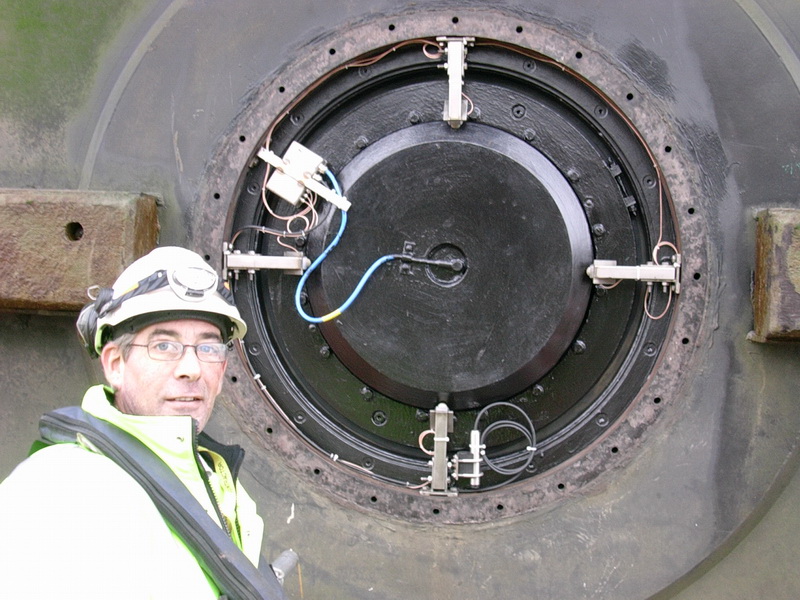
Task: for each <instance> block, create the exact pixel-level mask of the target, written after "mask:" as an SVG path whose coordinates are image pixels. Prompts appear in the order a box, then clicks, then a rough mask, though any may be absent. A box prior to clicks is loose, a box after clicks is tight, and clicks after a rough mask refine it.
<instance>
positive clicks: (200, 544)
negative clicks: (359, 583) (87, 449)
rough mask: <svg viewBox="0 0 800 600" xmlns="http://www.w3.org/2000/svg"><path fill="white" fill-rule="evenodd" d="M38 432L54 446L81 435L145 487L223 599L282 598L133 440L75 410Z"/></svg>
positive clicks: (47, 418) (58, 413)
mask: <svg viewBox="0 0 800 600" xmlns="http://www.w3.org/2000/svg"><path fill="white" fill-rule="evenodd" d="M39 430H40V432H41V434H42V437H43V438H44V439H45V440H48V441H50V442H54V443H60V442H75V441H76V439H77V435H78V434H81V435H82V436H84V437H85V438H86V439H87V440H89V441H90V442H91V443H92V444H93V445H94V446H95V447H96V448H97V449H98V450H99V451H100V452H102V453H103V454H104V455H105V456H107V457H108V458H110V459H111V460H113V461H114V462H115V463H117V465H119V466H120V467H121V468H123V469H124V470H125V471H126V472H127V473H128V474H130V475H131V476H132V477H133V478H134V479H135V480H136V481H137V482H138V483H139V485H141V486H142V487H143V488H144V489H145V491H146V492H147V493H148V495H149V496H150V498H151V499H152V500H153V502H154V503H155V505H156V506H157V507H158V509H159V511H160V512H161V514H162V516H163V517H164V518H165V519H166V520H167V522H169V523H170V524H171V525H172V527H173V528H174V529H175V531H176V532H177V533H178V535H180V537H181V539H182V540H183V541H184V543H186V545H187V546H188V547H189V548H190V549H191V551H192V553H193V554H194V555H195V557H196V558H197V560H198V562H199V563H200V566H201V567H202V568H203V570H205V571H206V573H208V574H209V576H210V577H211V578H212V579H213V580H214V581H215V582H216V584H217V586H218V587H219V588H220V591H221V593H222V594H224V596H225V597H227V598H230V599H231V600H285V599H286V595H285V594H284V592H283V588H282V587H281V586H280V584H279V583H278V580H277V578H276V577H275V574H274V573H272V572H271V569H263V570H259V569H257V568H256V567H255V566H253V563H251V562H250V561H249V560H248V559H247V557H246V556H245V555H244V554H243V553H242V551H241V550H239V548H237V547H236V545H235V544H234V543H233V541H232V540H231V539H230V538H229V537H228V535H227V534H226V533H225V532H224V531H223V530H222V529H221V528H220V527H219V526H218V525H217V524H216V523H215V522H214V521H213V520H212V519H211V517H209V516H208V514H206V511H205V510H204V509H203V507H202V506H201V505H200V503H199V502H198V501H197V499H196V498H195V497H194V496H193V495H192V494H191V492H190V491H189V490H188V489H187V488H186V486H184V485H183V483H181V481H180V479H178V477H177V475H175V473H173V472H172V470H171V469H170V468H169V467H168V466H167V465H166V464H165V463H164V461H163V460H161V459H160V458H159V457H158V456H157V455H156V454H155V453H154V452H153V451H152V450H150V449H149V448H148V447H147V446H146V445H144V444H143V443H142V442H141V441H140V440H138V439H137V438H136V437H135V436H133V435H131V434H130V433H128V432H127V431H124V430H122V429H120V428H119V427H116V426H115V425H112V424H111V423H108V422H107V421H103V420H102V419H98V418H97V417H94V416H92V415H90V414H89V413H87V412H86V411H84V410H83V409H81V408H80V407H78V406H69V407H66V408H60V409H58V410H55V411H52V412H49V413H47V414H45V415H44V416H43V417H42V418H41V420H40V422H39ZM262 562H263V561H262ZM264 571H268V572H264Z"/></svg>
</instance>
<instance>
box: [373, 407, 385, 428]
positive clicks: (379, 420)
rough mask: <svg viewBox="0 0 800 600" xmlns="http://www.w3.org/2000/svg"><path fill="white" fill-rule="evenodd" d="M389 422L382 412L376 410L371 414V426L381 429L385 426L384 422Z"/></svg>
mask: <svg viewBox="0 0 800 600" xmlns="http://www.w3.org/2000/svg"><path fill="white" fill-rule="evenodd" d="M388 420H389V417H387V416H386V413H385V412H383V411H382V410H376V411H375V412H374V413H372V424H373V425H375V426H376V427H383V426H384V425H386V422H387V421H388Z"/></svg>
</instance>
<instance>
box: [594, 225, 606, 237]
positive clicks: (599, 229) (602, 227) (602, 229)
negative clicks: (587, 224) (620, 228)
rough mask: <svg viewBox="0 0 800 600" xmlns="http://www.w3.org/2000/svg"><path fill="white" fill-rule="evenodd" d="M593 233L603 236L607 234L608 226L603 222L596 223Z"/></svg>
mask: <svg viewBox="0 0 800 600" xmlns="http://www.w3.org/2000/svg"><path fill="white" fill-rule="evenodd" d="M592 233H594V234H595V235H596V236H597V237H603V236H604V235H605V234H606V226H605V225H603V224H602V223H596V224H594V225H592Z"/></svg>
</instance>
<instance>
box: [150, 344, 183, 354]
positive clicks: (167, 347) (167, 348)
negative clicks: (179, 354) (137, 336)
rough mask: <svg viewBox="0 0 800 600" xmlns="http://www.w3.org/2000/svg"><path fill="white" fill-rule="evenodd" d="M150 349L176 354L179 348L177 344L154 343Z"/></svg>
mask: <svg viewBox="0 0 800 600" xmlns="http://www.w3.org/2000/svg"><path fill="white" fill-rule="evenodd" d="M150 347H151V348H152V349H153V350H155V351H156V352H174V351H175V350H176V348H177V346H176V344H175V342H153V343H152V344H150Z"/></svg>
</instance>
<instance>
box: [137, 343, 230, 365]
mask: <svg viewBox="0 0 800 600" xmlns="http://www.w3.org/2000/svg"><path fill="white" fill-rule="evenodd" d="M128 345H129V346H135V347H137V348H147V355H148V356H149V357H150V358H152V359H153V360H162V361H171V360H180V359H181V358H183V354H184V353H185V352H186V349H187V348H194V353H195V354H196V355H197V360H200V361H202V362H207V363H221V362H225V359H226V358H227V357H228V346H227V344H223V343H222V342H204V343H202V344H181V343H180V342H173V341H170V340H161V341H159V340H155V341H152V342H150V343H148V344H128Z"/></svg>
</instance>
